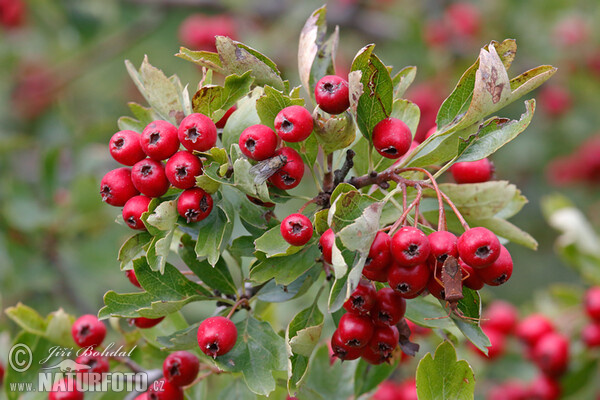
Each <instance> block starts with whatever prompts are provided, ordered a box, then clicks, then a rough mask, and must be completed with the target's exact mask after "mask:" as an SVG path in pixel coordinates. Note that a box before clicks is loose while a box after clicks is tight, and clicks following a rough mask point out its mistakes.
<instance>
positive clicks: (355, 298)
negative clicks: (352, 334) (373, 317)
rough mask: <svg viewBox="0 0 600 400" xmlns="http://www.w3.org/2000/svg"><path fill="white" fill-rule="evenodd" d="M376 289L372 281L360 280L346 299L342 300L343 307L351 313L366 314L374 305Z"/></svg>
mask: <svg viewBox="0 0 600 400" xmlns="http://www.w3.org/2000/svg"><path fill="white" fill-rule="evenodd" d="M376 298H377V291H376V290H375V286H373V284H372V283H370V282H368V281H365V280H361V281H360V282H359V283H358V286H357V287H356V289H354V292H352V294H351V295H350V297H349V298H348V300H346V301H345V302H344V309H345V310H346V311H348V312H350V313H353V314H359V315H366V314H368V313H369V311H371V309H372V308H373V306H375V301H376Z"/></svg>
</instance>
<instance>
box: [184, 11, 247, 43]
mask: <svg viewBox="0 0 600 400" xmlns="http://www.w3.org/2000/svg"><path fill="white" fill-rule="evenodd" d="M237 25H238V24H237V23H236V21H235V19H233V18H232V17H231V16H229V15H227V14H222V15H210V16H208V15H204V14H192V15H190V16H188V17H187V18H186V19H185V20H184V21H183V22H182V23H181V25H180V26H179V39H180V40H181V42H182V43H183V44H184V45H186V46H187V47H190V48H192V49H194V50H208V51H212V52H216V51H217V48H216V46H215V37H216V36H228V37H230V38H235V37H236V26H237Z"/></svg>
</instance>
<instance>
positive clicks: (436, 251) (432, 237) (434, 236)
mask: <svg viewBox="0 0 600 400" xmlns="http://www.w3.org/2000/svg"><path fill="white" fill-rule="evenodd" d="M427 239H429V248H430V252H429V258H430V260H431V261H437V262H438V265H439V266H441V265H442V264H443V263H444V261H446V258H447V257H448V256H452V257H454V258H458V248H457V246H456V243H457V241H458V239H457V238H456V236H455V235H454V234H453V233H450V232H448V231H437V232H432V233H430V234H429V236H427Z"/></svg>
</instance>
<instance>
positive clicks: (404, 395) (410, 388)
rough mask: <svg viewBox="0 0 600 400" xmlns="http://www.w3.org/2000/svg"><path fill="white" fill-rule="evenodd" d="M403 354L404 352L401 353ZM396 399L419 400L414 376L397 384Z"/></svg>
mask: <svg viewBox="0 0 600 400" xmlns="http://www.w3.org/2000/svg"><path fill="white" fill-rule="evenodd" d="M402 354H404V353H402ZM397 393H398V399H402V400H419V399H418V397H417V382H416V381H415V379H414V378H410V379H407V380H405V381H404V382H402V383H401V384H400V385H399V386H398V392H397Z"/></svg>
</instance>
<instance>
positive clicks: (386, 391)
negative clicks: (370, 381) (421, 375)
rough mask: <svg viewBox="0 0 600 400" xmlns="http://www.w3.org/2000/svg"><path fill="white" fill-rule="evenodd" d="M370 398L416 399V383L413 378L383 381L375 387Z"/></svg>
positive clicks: (376, 399)
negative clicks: (399, 380) (400, 380)
mask: <svg viewBox="0 0 600 400" xmlns="http://www.w3.org/2000/svg"><path fill="white" fill-rule="evenodd" d="M372 400H417V383H416V382H415V380H414V378H410V379H407V380H405V381H403V382H394V381H384V382H382V383H381V384H380V385H379V386H378V387H377V391H376V392H375V394H374V395H373V397H372Z"/></svg>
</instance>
